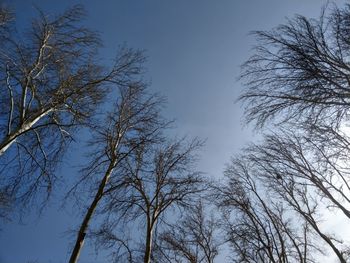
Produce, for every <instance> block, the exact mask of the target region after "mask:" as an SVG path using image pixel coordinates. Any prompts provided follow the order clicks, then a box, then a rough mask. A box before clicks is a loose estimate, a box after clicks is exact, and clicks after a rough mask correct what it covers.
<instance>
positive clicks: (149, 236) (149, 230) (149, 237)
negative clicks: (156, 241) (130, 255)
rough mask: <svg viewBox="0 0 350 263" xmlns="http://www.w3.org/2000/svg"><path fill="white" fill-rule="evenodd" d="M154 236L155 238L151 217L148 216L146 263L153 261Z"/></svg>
mask: <svg viewBox="0 0 350 263" xmlns="http://www.w3.org/2000/svg"><path fill="white" fill-rule="evenodd" d="M152 238H153V227H152V222H151V219H150V218H147V233H146V248H145V256H144V263H150V262H151V253H152Z"/></svg>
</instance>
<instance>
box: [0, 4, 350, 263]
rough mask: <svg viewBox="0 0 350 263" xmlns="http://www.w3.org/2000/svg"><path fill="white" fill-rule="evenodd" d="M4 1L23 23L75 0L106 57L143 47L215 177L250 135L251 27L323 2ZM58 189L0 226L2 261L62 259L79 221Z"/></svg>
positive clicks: (90, 258) (155, 84) (180, 130)
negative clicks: (244, 80)
mask: <svg viewBox="0 0 350 263" xmlns="http://www.w3.org/2000/svg"><path fill="white" fill-rule="evenodd" d="M3 2H5V3H8V4H9V6H10V7H12V8H13V10H14V11H15V12H16V14H17V19H18V22H19V24H20V25H21V27H26V26H27V25H29V22H28V19H29V18H30V17H32V16H33V15H34V14H35V13H36V11H35V8H34V6H37V7H40V8H41V9H42V10H44V11H45V12H48V13H57V12H60V11H63V10H64V9H65V8H67V7H69V6H71V5H73V4H76V3H81V4H83V5H84V6H85V7H86V9H87V12H88V18H87V20H86V24H87V26H89V27H91V28H93V29H95V30H97V31H99V32H100V33H101V36H102V39H103V42H104V48H103V50H102V52H101V56H102V57H103V58H106V59H107V60H106V61H107V62H108V61H111V60H112V59H113V57H114V54H115V51H116V50H117V47H118V45H120V44H123V43H124V42H125V43H127V44H128V45H129V46H131V47H134V48H140V49H146V50H147V55H148V57H149V59H148V63H147V68H148V72H147V78H148V79H150V80H151V81H152V89H153V90H155V91H159V92H161V93H162V94H163V95H165V96H167V98H168V102H169V104H168V107H167V110H166V115H167V116H169V117H171V118H176V119H177V129H176V133H177V134H179V135H183V134H188V135H190V136H199V137H201V138H207V144H206V147H205V148H204V150H203V154H202V160H201V162H200V169H201V170H202V171H204V172H206V173H208V174H209V175H210V176H213V177H216V178H217V177H219V176H221V173H222V171H223V169H224V164H225V163H226V162H227V161H228V160H229V158H230V156H232V155H233V154H235V153H237V152H238V151H239V149H240V148H241V147H243V146H244V144H245V143H247V142H248V141H250V140H252V138H253V136H252V133H251V131H250V129H249V127H245V128H244V127H242V125H241V124H242V122H241V120H242V109H241V108H240V105H239V104H237V103H234V102H235V100H236V99H237V96H238V95H239V93H240V90H241V89H242V87H241V85H240V83H239V81H237V77H238V75H239V66H240V64H242V63H243V62H244V61H245V60H246V59H247V58H248V57H249V54H250V51H251V48H252V46H253V44H254V39H253V38H252V37H251V36H249V32H250V31H251V30H266V29H271V28H272V27H274V26H277V25H278V24H280V23H283V22H285V21H286V18H287V17H292V16H293V15H294V14H301V15H305V16H308V17H317V16H318V15H319V14H320V8H321V6H322V5H324V4H325V2H326V1H321V0H308V1H305V0H304V1H303V0H264V1H263V0H220V1H210V0H207V1H203V0H202V1H200V0H196V1H195V0H176V1H175V0H173V1H169V0H150V1H146V0H144V1H136V0H131V1H127V0H124V1H122V0H100V1H97V0H95V1H93V0H89V1H88V0H87V1H75V0H71V1H69V0H56V1H53V0H46V1H44V0H41V1H40V0H38V1H35V0H33V1H26V0H22V1H21V0H12V1H6V0H4V1H3ZM343 2H344V1H339V4H341V3H343ZM337 3H338V2H337ZM76 147H77V146H76ZM75 154H77V155H78V154H79V151H77V152H75ZM77 158H79V156H75V155H74V154H73V153H71V154H70V158H69V160H70V161H69V162H68V161H67V165H66V166H65V167H63V168H62V170H61V173H62V174H63V175H64V176H70V177H71V176H75V175H74V172H75V170H74V169H70V168H69V167H70V165H73V164H74V162H75V160H76V159H77ZM67 160H68V159H67ZM59 196H60V193H57V194H56V196H54V198H53V200H52V202H51V203H50V205H49V207H48V209H47V210H45V211H44V212H43V215H42V216H41V217H40V218H39V219H38V218H37V216H35V211H33V213H31V214H29V215H28V217H26V218H24V220H23V223H22V224H19V223H18V221H16V220H14V221H13V222H9V223H6V224H2V225H1V227H0V228H2V230H1V232H0V263H17V262H18V263H22V262H30V261H32V262H34V261H37V262H38V263H39V262H52V263H59V262H67V260H68V251H69V249H70V247H69V244H70V242H71V241H72V240H73V239H71V236H70V235H68V234H67V233H66V231H67V230H68V229H69V228H72V227H74V226H76V225H77V224H78V222H79V220H80V215H78V214H75V213H74V212H72V211H70V210H69V209H68V210H67V209H66V210H61V209H59V198H58V197H59ZM80 262H82V263H89V262H96V263H98V262H105V260H104V257H103V253H101V254H100V255H99V256H96V255H95V251H94V250H93V249H92V248H91V247H90V246H89V242H87V244H86V247H85V248H84V250H83V253H82V255H81V260H80Z"/></svg>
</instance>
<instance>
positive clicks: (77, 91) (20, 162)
mask: <svg viewBox="0 0 350 263" xmlns="http://www.w3.org/2000/svg"><path fill="white" fill-rule="evenodd" d="M10 17H11V16H9V12H8V11H6V9H1V11H0V20H1V25H2V28H1V29H0V34H1V35H0V39H1V47H0V82H1V85H2V86H3V87H4V88H3V89H1V91H0V162H1V163H0V165H1V167H0V171H1V178H2V179H1V180H2V182H1V183H2V185H1V187H9V186H10V187H12V192H14V193H16V197H17V198H28V197H31V196H32V195H34V194H35V193H36V190H37V189H46V190H47V193H50V191H51V188H52V183H53V180H54V177H53V172H54V169H55V166H56V165H57V164H58V162H59V160H60V158H61V156H62V153H63V152H64V151H65V149H66V148H67V146H68V144H69V142H70V141H71V140H72V138H73V137H72V136H73V133H74V132H75V131H76V130H77V128H79V127H81V125H83V124H84V123H86V121H87V120H88V119H89V117H91V115H92V114H93V112H94V111H95V109H96V107H97V106H98V105H99V104H100V102H101V101H102V100H103V98H104V97H105V95H106V93H107V92H108V91H109V90H110V88H111V87H116V86H127V85H129V83H130V82H131V81H136V80H135V79H134V78H135V77H138V76H139V75H140V72H141V71H142V63H143V61H144V56H143V55H142V53H141V52H139V51H134V50H131V49H127V48H122V49H121V50H120V51H119V52H118V55H117V56H116V58H115V61H114V64H113V65H112V66H111V68H110V69H108V68H106V67H104V66H102V65H100V63H99V62H98V53H97V49H98V47H99V46H100V40H99V37H98V35H97V34H96V33H95V32H93V31H92V30H89V29H87V28H85V27H84V26H82V25H81V24H82V23H81V21H82V18H83V17H84V10H83V8H82V7H81V6H74V7H72V8H70V9H68V10H67V11H66V12H64V13H63V14H61V15H59V16H57V17H53V16H46V15H44V14H43V13H42V12H40V11H39V15H38V18H37V19H35V20H33V21H32V24H31V27H30V28H29V30H28V31H26V32H24V33H23V34H20V33H18V31H17V30H16V28H15V27H14V25H15V23H14V22H13V21H9V19H10ZM8 27H9V28H8Z"/></svg>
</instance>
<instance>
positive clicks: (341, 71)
mask: <svg viewBox="0 0 350 263" xmlns="http://www.w3.org/2000/svg"><path fill="white" fill-rule="evenodd" d="M349 17H350V5H349V4H346V5H345V7H344V8H342V9H340V8H337V7H335V6H333V8H329V6H326V8H325V9H324V10H323V12H322V14H321V16H320V18H319V19H318V20H316V19H308V18H306V17H303V16H296V17H295V18H294V19H291V20H289V21H288V23H286V24H284V25H280V26H278V27H277V28H275V29H273V30H271V31H257V32H254V35H255V36H256V38H257V40H258V44H257V46H256V48H255V54H254V55H253V56H252V57H251V58H250V59H249V60H248V61H247V62H246V63H245V64H244V65H243V67H242V75H241V78H242V80H244V82H245V84H246V86H247V90H246V91H245V92H244V93H243V94H242V96H241V100H243V101H245V102H246V106H247V107H246V117H247V120H248V121H252V120H255V121H256V123H257V125H258V126H261V125H263V124H264V123H265V122H266V121H267V120H269V119H272V118H274V117H276V120H278V121H280V122H286V121H291V120H295V121H297V122H298V123H301V122H306V123H317V122H318V121H322V122H326V123H327V124H328V125H332V126H333V127H336V126H339V124H340V123H341V121H343V120H345V119H346V118H347V117H348V110H349V105H350V100H349V93H348V91H349V86H350V79H349V73H350V67H349V54H350V42H349V37H348V36H349V29H350V19H349Z"/></svg>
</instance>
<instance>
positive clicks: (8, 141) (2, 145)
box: [0, 108, 53, 156]
mask: <svg viewBox="0 0 350 263" xmlns="http://www.w3.org/2000/svg"><path fill="white" fill-rule="evenodd" d="M51 111H53V109H52V108H51V109H48V110H43V111H42V112H41V113H40V114H38V115H37V116H36V117H35V118H34V119H32V120H30V121H25V122H24V123H22V125H21V126H20V127H19V128H18V129H17V130H16V131H14V132H13V133H11V134H8V135H7V136H6V137H5V138H4V139H3V140H2V141H1V142H0V156H1V155H3V154H4V153H5V152H6V150H7V149H8V148H10V146H11V145H12V144H13V143H14V142H15V141H16V139H17V137H19V136H21V135H22V134H23V133H26V132H27V131H29V130H30V129H31V128H32V127H33V126H34V125H35V124H36V123H37V122H38V121H39V120H40V119H41V118H43V117H45V116H46V115H47V114H49V113H50V112H51Z"/></svg>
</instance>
